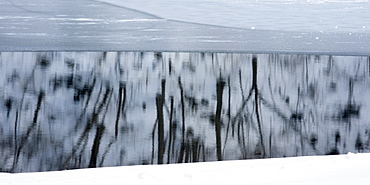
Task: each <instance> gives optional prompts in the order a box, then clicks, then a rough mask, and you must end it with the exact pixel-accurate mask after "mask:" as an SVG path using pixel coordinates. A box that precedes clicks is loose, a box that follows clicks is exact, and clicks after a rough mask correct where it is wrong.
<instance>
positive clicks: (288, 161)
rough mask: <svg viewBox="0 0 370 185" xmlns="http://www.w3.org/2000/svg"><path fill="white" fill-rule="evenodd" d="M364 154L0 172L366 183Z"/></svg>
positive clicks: (9, 178)
mask: <svg viewBox="0 0 370 185" xmlns="http://www.w3.org/2000/svg"><path fill="white" fill-rule="evenodd" d="M369 171H370V154H353V153H348V154H347V155H338V156H310V157H293V158H279V159H258V160H243V161H222V162H207V163H188V164H170V165H148V166H124V167H108V168H95V169H81V170H70V171H58V172H41V173H21V174H8V173H0V179H1V181H0V184H1V185H5V184H6V185H9V184H12V185H17V184H37V185H42V184H48V185H49V184H80V185H82V184H88V185H92V184H161V185H166V184H171V185H172V184H192V185H194V184H213V185H215V184H284V185H286V184H335V185H338V184H369V183H370V177H369Z"/></svg>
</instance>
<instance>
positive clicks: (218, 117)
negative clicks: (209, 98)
mask: <svg viewBox="0 0 370 185" xmlns="http://www.w3.org/2000/svg"><path fill="white" fill-rule="evenodd" d="M224 85H225V82H223V81H222V79H221V78H219V79H218V80H217V84H216V91H217V92H216V93H217V105H216V115H215V131H216V148H217V160H218V161H222V146H221V125H222V123H221V110H222V94H223V90H224Z"/></svg>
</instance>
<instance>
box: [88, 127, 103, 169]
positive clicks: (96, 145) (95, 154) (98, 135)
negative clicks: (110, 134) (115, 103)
mask: <svg viewBox="0 0 370 185" xmlns="http://www.w3.org/2000/svg"><path fill="white" fill-rule="evenodd" d="M104 130H105V126H104V125H102V124H101V125H99V126H98V128H97V129H96V134H95V139H94V144H93V147H92V149H91V157H90V163H89V168H95V167H96V162H97V158H98V153H99V146H100V141H101V138H102V137H103V133H104Z"/></svg>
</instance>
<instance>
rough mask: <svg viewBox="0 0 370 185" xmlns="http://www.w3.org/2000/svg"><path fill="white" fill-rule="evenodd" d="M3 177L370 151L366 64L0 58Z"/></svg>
mask: <svg viewBox="0 0 370 185" xmlns="http://www.w3.org/2000/svg"><path fill="white" fill-rule="evenodd" d="M0 79H1V80H0V83H1V85H0V122H1V124H0V167H1V168H0V170H1V171H4V172H30V171H33V172H34V171H49V170H64V169H76V168H88V167H103V166H120V165H139V164H162V163H163V164H167V163H185V162H202V161H216V160H236V159H255V158H271V157H290V156H303V155H326V154H343V153H347V152H369V151H370V148H369V145H370V115H369V114H368V113H369V112H370V101H369V100H370V58H369V57H368V56H329V55H321V56H320V55H288V54H285V55H283V54H258V55H253V54H247V53H245V54H244V53H240V54H239V53H171V52H169V53H168V52H1V53H0Z"/></svg>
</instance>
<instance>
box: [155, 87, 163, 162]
mask: <svg viewBox="0 0 370 185" xmlns="http://www.w3.org/2000/svg"><path fill="white" fill-rule="evenodd" d="M156 106H157V118H158V164H163V155H164V149H165V146H164V145H165V143H164V120H163V97H162V96H161V95H160V94H157V97H156Z"/></svg>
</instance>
